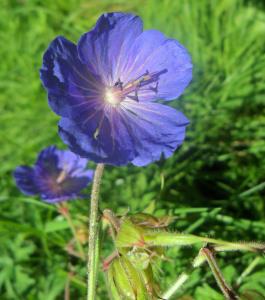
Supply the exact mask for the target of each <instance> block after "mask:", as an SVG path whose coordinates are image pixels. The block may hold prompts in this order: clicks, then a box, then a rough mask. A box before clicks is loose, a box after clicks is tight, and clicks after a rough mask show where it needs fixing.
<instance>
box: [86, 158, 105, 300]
mask: <svg viewBox="0 0 265 300" xmlns="http://www.w3.org/2000/svg"><path fill="white" fill-rule="evenodd" d="M103 171H104V164H98V165H97V167H96V171H95V174H94V179H93V185H92V193H91V205H90V217H89V232H88V261H87V275H88V278H87V288H88V291H87V300H95V298H96V297H95V295H96V282H97V266H98V262H97V260H98V253H97V252H98V232H99V227H98V202H99V190H100V183H101V178H102V175H103Z"/></svg>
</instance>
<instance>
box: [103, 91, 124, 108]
mask: <svg viewBox="0 0 265 300" xmlns="http://www.w3.org/2000/svg"><path fill="white" fill-rule="evenodd" d="M104 101H106V102H107V103H109V104H110V105H112V106H114V107H115V106H117V105H118V104H120V102H121V97H120V94H119V93H117V91H115V90H114V89H107V90H106V92H105V97H104Z"/></svg>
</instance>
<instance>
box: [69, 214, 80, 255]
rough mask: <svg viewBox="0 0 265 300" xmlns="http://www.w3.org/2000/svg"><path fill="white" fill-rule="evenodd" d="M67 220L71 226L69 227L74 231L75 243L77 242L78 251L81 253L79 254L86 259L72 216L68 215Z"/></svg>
mask: <svg viewBox="0 0 265 300" xmlns="http://www.w3.org/2000/svg"><path fill="white" fill-rule="evenodd" d="M65 218H66V220H67V222H68V225H69V227H70V229H71V231H72V234H73V236H74V238H75V242H76V245H77V248H78V251H79V253H80V256H81V258H82V259H84V258H85V252H84V249H83V246H82V244H81V243H80V240H79V238H78V234H77V231H76V228H75V225H74V223H73V220H72V217H71V215H70V214H67V215H66V216H65Z"/></svg>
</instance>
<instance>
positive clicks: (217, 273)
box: [201, 246, 239, 300]
mask: <svg viewBox="0 0 265 300" xmlns="http://www.w3.org/2000/svg"><path fill="white" fill-rule="evenodd" d="M201 252H202V254H203V255H204V256H205V258H206V260H207V262H208V264H209V267H210V268H211V271H212V273H213V275H214V277H215V280H216V282H217V284H218V286H219V288H220V290H221V291H222V293H223V295H224V296H225V299H227V300H237V299H239V298H238V297H237V295H236V294H235V292H234V291H233V290H232V289H231V288H230V287H229V286H228V284H227V283H226V281H225V279H224V276H223V274H222V273H221V270H220V269H219V266H218V265H217V263H216V260H215V257H214V254H213V252H212V250H211V248H207V246H206V247H204V248H202V249H201Z"/></svg>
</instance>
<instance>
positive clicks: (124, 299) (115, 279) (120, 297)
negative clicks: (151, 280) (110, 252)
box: [107, 257, 152, 300]
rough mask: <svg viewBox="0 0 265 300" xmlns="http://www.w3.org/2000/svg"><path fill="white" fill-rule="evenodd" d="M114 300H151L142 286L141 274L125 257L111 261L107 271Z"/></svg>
mask: <svg viewBox="0 0 265 300" xmlns="http://www.w3.org/2000/svg"><path fill="white" fill-rule="evenodd" d="M107 276H108V282H109V286H110V290H111V293H112V297H113V299H114V300H151V299H152V298H150V296H149V295H148V292H147V289H146V287H145V285H144V277H143V273H141V272H139V271H138V270H137V269H135V268H134V267H133V265H132V264H131V263H130V261H129V260H128V259H127V258H125V257H117V258H115V259H114V260H113V262H112V264H111V266H110V267H109V269H108V271H107Z"/></svg>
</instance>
